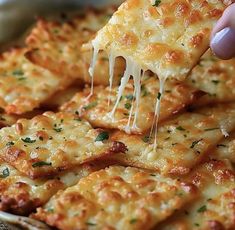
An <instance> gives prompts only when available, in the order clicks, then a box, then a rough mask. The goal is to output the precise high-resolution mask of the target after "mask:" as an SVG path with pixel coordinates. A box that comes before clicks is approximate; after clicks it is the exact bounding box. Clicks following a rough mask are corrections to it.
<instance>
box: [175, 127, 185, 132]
mask: <svg viewBox="0 0 235 230" xmlns="http://www.w3.org/2000/svg"><path fill="white" fill-rule="evenodd" d="M176 129H177V130H179V131H185V129H184V128H183V127H182V126H178V127H176Z"/></svg>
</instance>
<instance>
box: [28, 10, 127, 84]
mask: <svg viewBox="0 0 235 230" xmlns="http://www.w3.org/2000/svg"><path fill="white" fill-rule="evenodd" d="M115 9H116V8H115V7H108V8H106V9H103V10H100V11H98V10H88V11H86V14H82V13H80V14H78V15H77V16H74V17H73V18H72V19H68V20H65V21H64V22H56V21H51V20H45V19H39V20H38V22H37V24H36V26H35V27H34V28H33V30H32V32H31V33H30V34H29V35H28V37H27V39H26V44H27V45H28V46H29V47H30V48H31V49H32V50H31V51H29V52H28V53H27V54H26V56H27V58H28V59H29V60H30V61H32V62H33V63H35V64H37V65H40V66H42V67H44V68H46V69H49V70H50V71H52V72H55V73H57V74H59V75H63V76H68V77H69V78H77V79H80V80H83V81H85V82H88V83H89V82H90V79H91V78H90V75H89V74H88V68H89V66H90V60H91V58H92V46H91V45H89V43H88V42H89V40H91V39H92V38H93V37H94V36H95V34H96V32H97V31H98V30H99V29H100V28H102V27H103V26H104V25H105V23H106V22H107V21H108V19H109V18H110V16H111V15H112V14H113V12H114V10H115ZM84 43H88V44H86V45H85V44H84ZM83 44H84V45H83ZM124 66H125V62H124V61H123V60H122V59H121V58H120V59H119V60H117V65H116V67H115V71H114V72H115V78H114V84H118V82H119V79H120V75H121V74H122V73H123V69H124ZM95 73H96V75H97V77H95V84H104V85H108V82H109V77H108V73H109V64H108V58H107V55H106V54H105V53H103V54H101V55H100V57H99V60H98V63H97V65H96V71H95Z"/></svg>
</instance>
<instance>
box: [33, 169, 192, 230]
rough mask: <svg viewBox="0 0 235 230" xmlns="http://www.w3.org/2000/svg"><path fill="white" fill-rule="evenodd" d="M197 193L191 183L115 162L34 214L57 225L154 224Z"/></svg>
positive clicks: (125, 226) (120, 226) (121, 226)
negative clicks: (115, 164)
mask: <svg viewBox="0 0 235 230" xmlns="http://www.w3.org/2000/svg"><path fill="white" fill-rule="evenodd" d="M196 195H197V191H196V190H195V189H194V186H192V185H191V184H190V183H187V184H186V183H180V182H178V181H177V180H174V179H171V178H164V177H161V176H160V175H157V174H152V173H151V172H148V171H144V170H142V169H137V168H131V167H127V168H125V167H121V166H111V167H109V168H106V169H103V170H100V171H97V172H94V173H92V174H90V175H89V176H88V177H85V178H83V179H82V180H80V181H79V182H78V184H77V185H75V186H73V187H71V188H68V189H67V190H65V191H64V192H59V193H57V194H56V195H55V196H54V197H53V198H52V199H51V200H50V201H49V202H48V203H47V204H46V205H45V206H44V207H42V208H38V209H37V213H36V214H33V215H32V217H33V218H36V219H39V220H41V221H45V222H46V223H47V224H49V225H51V226H53V227H57V228H59V229H71V230H72V229H92V228H94V229H151V228H152V227H153V226H154V225H156V224H157V223H159V222H160V221H161V220H164V219H165V218H166V217H168V216H169V215H171V214H172V213H173V212H174V210H175V209H178V208H181V207H182V206H183V205H184V204H185V203H187V202H189V201H190V200H192V199H193V198H194V197H195V196H196ZM58 217H59V218H58Z"/></svg>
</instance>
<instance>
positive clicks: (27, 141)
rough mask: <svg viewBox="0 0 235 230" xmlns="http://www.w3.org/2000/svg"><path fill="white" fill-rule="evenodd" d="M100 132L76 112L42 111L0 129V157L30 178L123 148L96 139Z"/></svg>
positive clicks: (79, 163)
mask: <svg viewBox="0 0 235 230" xmlns="http://www.w3.org/2000/svg"><path fill="white" fill-rule="evenodd" d="M102 132H103V131H102V130H95V129H92V127H91V126H90V125H89V123H88V122H86V121H82V120H81V119H80V118H79V117H78V116H77V115H72V114H66V113H57V114H55V113H52V112H46V113H44V114H43V115H39V116H36V117H34V118H33V119H31V120H26V119H22V120H19V121H18V122H17V123H16V124H15V125H13V126H12V127H9V128H3V129H1V130H0V157H1V158H2V159H4V160H5V161H6V162H8V163H9V164H11V165H12V166H14V167H15V168H17V169H18V170H19V171H21V172H22V173H24V174H26V175H28V176H30V177H31V178H39V177H45V176H51V175H55V174H57V173H58V172H60V171H61V170H65V169H69V168H72V167H73V166H76V165H81V164H83V163H86V162H89V161H92V160H94V159H97V158H100V157H103V156H106V155H111V154H114V153H119V152H125V151H126V147H125V145H124V144H122V143H120V142H110V141H108V140H106V139H107V138H103V140H97V137H98V136H99V135H101V137H102ZM106 136H107V135H105V137H106Z"/></svg>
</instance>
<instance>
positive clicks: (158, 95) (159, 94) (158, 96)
mask: <svg viewBox="0 0 235 230" xmlns="http://www.w3.org/2000/svg"><path fill="white" fill-rule="evenodd" d="M161 97H162V94H161V93H160V92H159V93H158V94H157V99H158V100H160V99H161Z"/></svg>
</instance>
